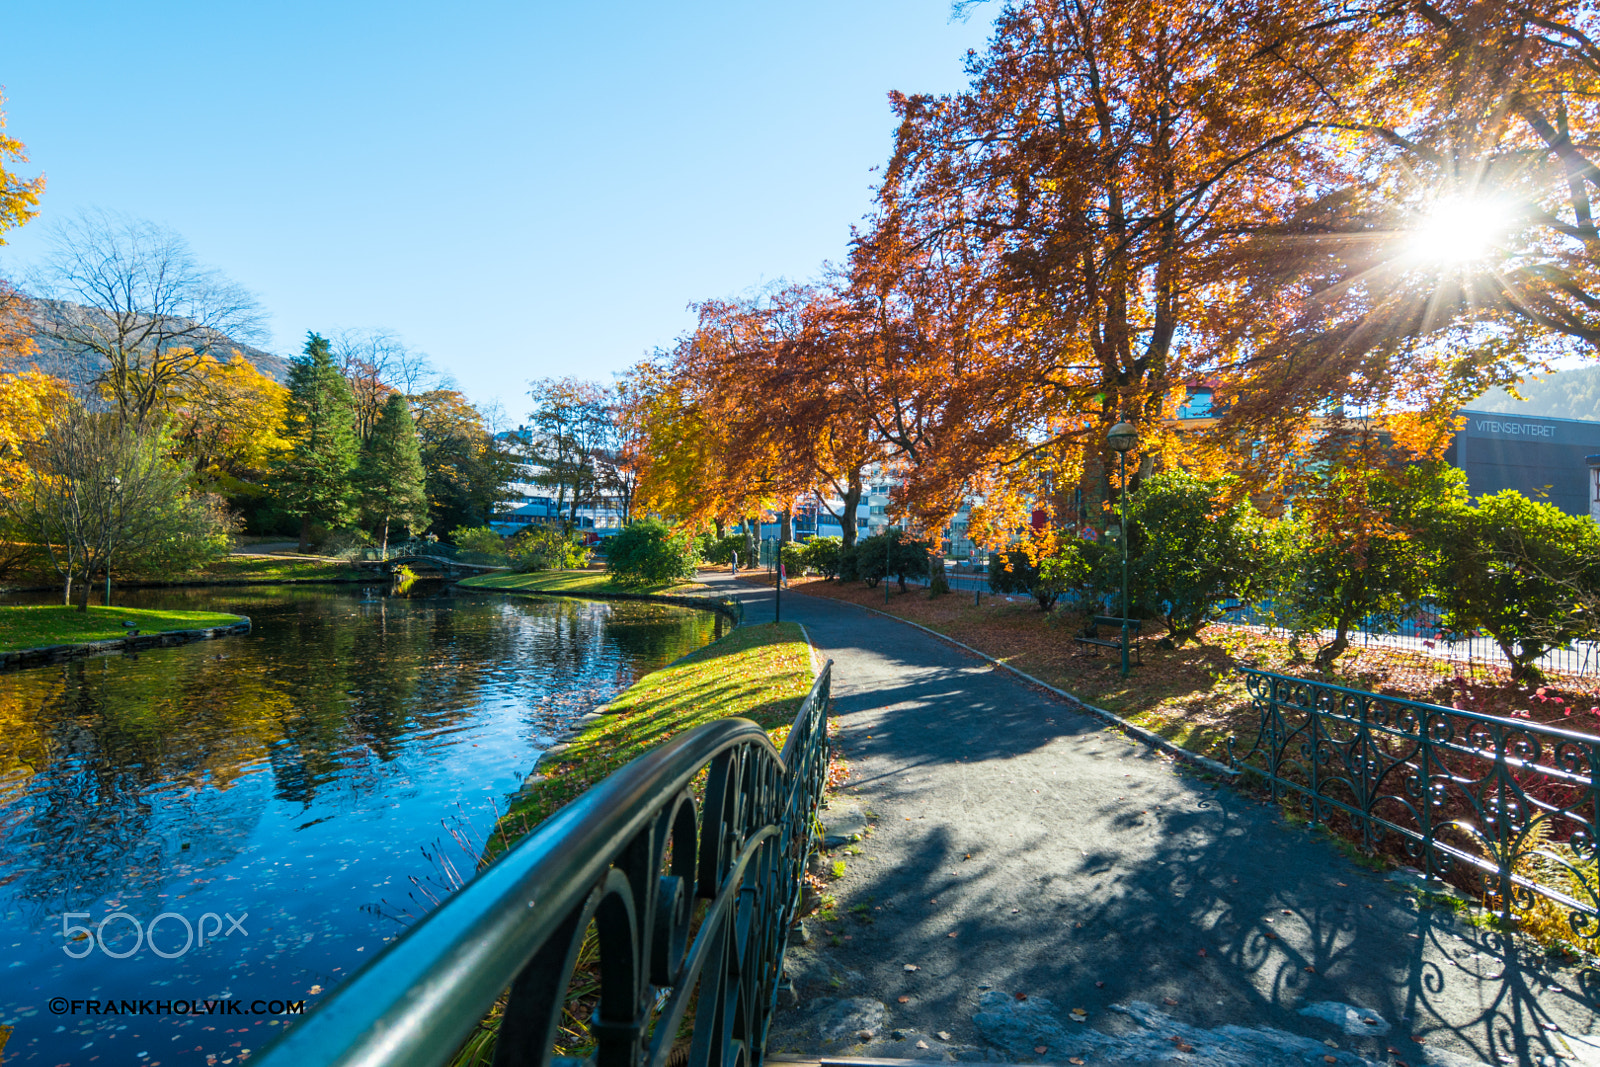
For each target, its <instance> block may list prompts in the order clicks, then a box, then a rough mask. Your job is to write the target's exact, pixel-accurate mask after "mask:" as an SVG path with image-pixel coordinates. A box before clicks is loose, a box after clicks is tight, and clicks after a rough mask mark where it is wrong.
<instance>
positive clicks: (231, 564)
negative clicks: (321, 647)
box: [182, 556, 360, 582]
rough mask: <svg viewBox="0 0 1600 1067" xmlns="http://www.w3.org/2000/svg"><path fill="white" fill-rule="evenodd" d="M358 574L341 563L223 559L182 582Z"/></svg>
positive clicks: (272, 559)
mask: <svg viewBox="0 0 1600 1067" xmlns="http://www.w3.org/2000/svg"><path fill="white" fill-rule="evenodd" d="M359 575H360V572H359V570H358V568H356V567H355V566H354V565H352V564H349V563H346V562H344V561H343V560H334V559H329V560H321V559H277V558H274V557H272V556H226V557H224V558H222V559H219V560H217V561H216V562H215V563H211V564H208V565H207V566H205V567H202V568H201V569H200V570H198V571H196V572H194V573H193V574H187V575H184V576H183V579H182V580H184V581H193V582H203V581H206V580H207V579H211V580H214V581H228V580H235V581H236V580H239V579H245V580H253V581H261V582H277V581H283V580H285V579H292V578H323V579H326V578H338V579H355V578H357V577H359Z"/></svg>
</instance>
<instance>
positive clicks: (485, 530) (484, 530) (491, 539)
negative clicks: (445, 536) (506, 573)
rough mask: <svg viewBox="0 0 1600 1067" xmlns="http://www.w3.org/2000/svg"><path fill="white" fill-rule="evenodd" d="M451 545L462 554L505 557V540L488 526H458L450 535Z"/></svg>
mask: <svg viewBox="0 0 1600 1067" xmlns="http://www.w3.org/2000/svg"><path fill="white" fill-rule="evenodd" d="M449 537H450V543H451V544H453V545H455V546H456V548H458V549H460V550H461V551H462V552H477V553H481V554H483V555H486V556H504V555H505V554H506V543H505V540H504V539H503V538H502V537H501V536H500V535H499V534H497V533H495V532H494V530H493V529H491V528H490V527H488V526H457V527H456V528H455V529H454V530H451V531H450V534H449Z"/></svg>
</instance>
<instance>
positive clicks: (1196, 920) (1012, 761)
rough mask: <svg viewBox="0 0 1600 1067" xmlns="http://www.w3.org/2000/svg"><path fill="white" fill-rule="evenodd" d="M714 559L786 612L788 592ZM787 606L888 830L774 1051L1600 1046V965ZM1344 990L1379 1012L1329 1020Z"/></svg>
mask: <svg viewBox="0 0 1600 1067" xmlns="http://www.w3.org/2000/svg"><path fill="white" fill-rule="evenodd" d="M709 581H710V583H711V584H713V585H715V586H716V587H717V588H718V589H719V591H720V592H726V593H730V594H732V595H735V596H737V597H739V599H741V600H743V601H744V603H745V612H746V615H745V617H746V621H747V622H761V621H764V620H765V619H766V618H768V617H769V615H768V613H769V612H770V611H771V610H772V607H773V594H772V591H771V590H770V589H760V588H755V587H752V586H748V585H744V584H743V583H735V582H732V581H731V580H730V579H729V578H728V576H727V575H712V576H709ZM908 595H924V594H922V593H920V592H914V593H911V594H908ZM782 612H783V618H784V619H785V620H786V621H798V622H800V623H803V624H804V625H805V627H806V629H807V631H808V633H809V634H810V636H811V639H812V642H813V643H814V645H815V646H816V648H817V650H818V652H819V654H820V655H822V656H826V657H828V658H831V659H832V660H833V661H834V682H833V696H834V719H833V724H832V729H833V731H834V733H835V736H836V738H837V740H838V744H839V745H840V747H841V748H842V751H843V754H844V756H845V757H846V758H847V759H848V760H849V761H850V763H851V765H852V775H851V779H850V784H849V786H848V787H847V788H846V789H845V790H844V791H843V792H842V793H841V795H840V796H838V797H836V798H834V799H833V800H832V801H831V805H830V811H829V815H830V818H831V819H837V818H838V817H839V816H840V815H841V814H844V813H845V812H847V811H848V810H849V809H850V808H851V807H859V808H860V809H861V810H862V811H863V812H864V813H865V814H867V815H868V817H869V822H870V829H869V831H868V833H867V834H866V836H865V837H864V839H863V840H862V841H861V842H860V844H859V845H858V846H855V848H858V849H859V851H860V854H854V853H853V852H851V851H850V850H848V849H836V850H835V851H834V852H833V853H832V855H830V856H829V857H828V859H829V861H830V862H831V861H833V860H842V861H844V863H845V865H846V868H845V873H844V875H843V877H842V878H840V879H839V880H838V881H836V882H835V883H834V884H833V887H832V891H833V893H834V894H835V895H836V897H837V908H836V914H837V920H836V921H833V922H820V921H817V920H816V919H815V918H813V919H811V920H808V921H807V923H806V926H807V933H808V934H809V940H808V941H806V942H804V943H802V942H800V941H799V939H798V938H796V939H795V941H794V942H793V944H792V947H791V951H790V954H789V957H788V972H789V975H790V977H791V979H792V980H793V988H792V990H789V991H786V993H785V995H784V996H783V997H782V1001H781V1007H780V1012H779V1015H778V1017H777V1019H776V1020H775V1022H774V1024H773V1028H772V1032H771V1036H770V1039H769V1043H768V1048H769V1051H772V1052H775V1053H787V1054H794V1055H801V1056H813V1055H817V1054H833V1055H839V1054H844V1055H857V1056H860V1055H868V1056H874V1055H875V1056H894V1057H908V1058H927V1059H952V1058H954V1059H967V1060H979V1059H986V1060H1010V1061H1017V1062H1027V1061H1030V1060H1035V1061H1040V1062H1067V1061H1068V1059H1069V1057H1070V1056H1072V1055H1073V1047H1074V1045H1073V1043H1074V1041H1076V1042H1077V1044H1078V1045H1081V1046H1082V1050H1081V1051H1087V1052H1090V1053H1094V1052H1096V1051H1098V1053H1099V1055H1098V1058H1087V1057H1085V1058H1087V1061H1088V1062H1090V1063H1105V1062H1109V1060H1108V1058H1107V1057H1108V1056H1109V1057H1110V1058H1111V1059H1115V1058H1116V1057H1115V1055H1114V1053H1113V1052H1110V1051H1108V1050H1109V1049H1114V1048H1115V1047H1118V1046H1116V1045H1115V1040H1113V1039H1119V1035H1122V1036H1123V1037H1125V1038H1126V1039H1127V1040H1128V1041H1130V1042H1132V1041H1134V1040H1135V1039H1136V1038H1142V1039H1146V1040H1145V1045H1142V1046H1139V1047H1141V1048H1143V1047H1149V1046H1150V1042H1151V1041H1156V1042H1157V1043H1158V1044H1159V1047H1161V1048H1165V1049H1167V1050H1169V1051H1170V1052H1173V1054H1174V1055H1177V1056H1178V1058H1179V1059H1183V1058H1190V1059H1192V1058H1194V1057H1195V1056H1202V1053H1204V1052H1205V1050H1204V1049H1202V1050H1201V1052H1199V1053H1193V1054H1192V1055H1185V1054H1183V1050H1184V1049H1191V1050H1192V1043H1193V1042H1194V1041H1197V1040H1199V1038H1197V1037H1195V1036H1194V1035H1197V1034H1198V1035H1210V1036H1212V1037H1215V1038H1216V1040H1217V1042H1218V1043H1219V1045H1227V1044H1229V1043H1230V1041H1231V1042H1232V1043H1233V1044H1234V1045H1236V1046H1237V1047H1238V1048H1243V1047H1244V1046H1245V1045H1246V1044H1248V1041H1247V1040H1246V1037H1247V1036H1248V1035H1245V1036H1239V1035H1240V1034H1242V1033H1243V1031H1236V1030H1232V1029H1230V1028H1244V1029H1245V1030H1250V1031H1251V1032H1252V1033H1253V1032H1254V1031H1255V1030H1257V1029H1260V1028H1271V1031H1272V1032H1273V1033H1278V1032H1281V1033H1283V1034H1285V1035H1295V1036H1296V1038H1298V1039H1304V1040H1306V1041H1309V1042H1314V1043H1315V1044H1316V1046H1317V1048H1316V1051H1317V1052H1318V1053H1321V1052H1326V1053H1327V1055H1328V1056H1330V1057H1332V1059H1331V1060H1330V1062H1351V1063H1354V1062H1359V1059H1357V1057H1361V1058H1365V1059H1368V1060H1371V1061H1376V1062H1380V1063H1387V1062H1407V1063H1410V1064H1416V1063H1423V1062H1438V1063H1460V1062H1481V1063H1488V1064H1495V1063H1551V1064H1554V1063H1557V1062H1561V1061H1562V1060H1566V1061H1567V1062H1582V1063H1595V1064H1600V1036H1594V1037H1588V1036H1587V1035H1591V1033H1592V1032H1594V1031H1596V1030H1600V1021H1597V1019H1596V1015H1595V1007H1596V1004H1597V1003H1600V974H1597V973H1596V972H1594V971H1592V970H1589V969H1587V968H1583V967H1574V966H1571V965H1567V966H1558V965H1557V964H1555V963H1554V962H1552V961H1550V960H1548V959H1546V958H1545V956H1544V955H1543V953H1540V952H1535V951H1532V950H1530V949H1529V948H1528V947H1527V946H1526V945H1524V946H1522V947H1520V948H1519V947H1518V946H1517V944H1516V943H1514V942H1511V941H1509V940H1508V939H1507V938H1505V937H1503V936H1502V935H1500V934H1498V933H1495V932H1493V931H1489V930H1483V929H1480V928H1478V927H1476V926H1474V925H1472V924H1470V923H1469V922H1467V921H1466V920H1465V919H1464V918H1461V917H1458V916H1457V915H1456V914H1455V913H1454V912H1452V911H1451V910H1450V909H1448V908H1443V907H1434V906H1432V905H1430V904H1429V903H1428V902H1426V901H1423V900H1419V898H1418V896H1417V895H1416V894H1415V893H1414V892H1412V891H1409V890H1407V889H1405V888H1404V887H1402V886H1399V885H1397V884H1395V883H1394V882H1392V881H1390V880H1388V879H1387V877H1386V875H1385V873H1384V872H1381V871H1374V870H1371V869H1368V868H1366V867H1363V866H1359V865H1357V864H1356V863H1355V862H1353V861H1352V860H1351V859H1349V858H1347V857H1346V856H1345V855H1344V854H1342V853H1341V852H1340V851H1339V850H1338V849H1336V848H1335V847H1334V846H1333V845H1332V844H1331V843H1330V842H1329V841H1328V840H1327V839H1326V838H1324V837H1323V836H1321V835H1319V834H1317V833H1315V832H1313V831H1310V830H1307V829H1305V828H1304V827H1300V826H1296V825H1291V824H1289V823H1288V822H1286V821H1285V819H1284V818H1283V817H1282V815H1281V814H1280V812H1279V811H1278V809H1277V808H1276V807H1275V806H1274V805H1271V804H1268V803H1264V802H1263V801H1262V800H1261V799H1260V798H1259V797H1257V796H1254V795H1252V794H1250V793H1248V792H1244V791H1240V790H1238V789H1236V788H1235V787H1234V786H1232V785H1230V784H1226V783H1222V782H1219V781H1217V780H1216V779H1212V778H1208V777H1206V776H1204V775H1202V774H1200V773H1198V772H1196V771H1193V770H1191V769H1188V768H1186V767H1184V766H1182V765H1179V764H1175V763H1174V762H1172V761H1171V760H1170V759H1168V758H1166V757H1164V756H1161V755H1159V754H1156V753H1153V752H1151V751H1150V750H1149V749H1147V748H1145V747H1143V746H1141V745H1138V744H1136V743H1134V742H1132V741H1130V740H1129V739H1127V738H1126V737H1125V736H1124V735H1122V734H1121V733H1119V732H1117V731H1115V730H1112V729H1107V728H1106V727H1105V726H1104V725H1103V724H1102V723H1101V722H1100V721H1099V720H1096V719H1093V718H1091V717H1089V716H1088V715H1086V714H1081V713H1077V712H1075V711H1074V710H1073V707H1072V705H1071V704H1070V703H1068V702H1066V701H1063V700H1061V699H1060V698H1057V697H1054V696H1051V695H1049V694H1046V693H1044V692H1042V691H1039V690H1037V689H1035V688H1033V687H1031V686H1029V685H1027V684H1026V683H1024V682H1022V681H1021V680H1019V679H1016V678H1015V677H1014V676H1012V675H1010V674H1009V673H1008V672H1004V671H998V670H996V669H995V668H994V667H992V666H991V665H989V664H988V663H986V662H985V661H982V660H980V659H977V658H976V657H973V656H971V655H970V654H968V653H965V652H962V651H961V650H959V649H957V648H955V647H954V646H952V645H950V644H949V643H948V642H945V641H941V640H939V639H938V638H936V637H933V636H931V635H929V634H926V633H924V632H922V631H920V630H918V629H915V628H914V627H911V626H907V625H904V624H901V623H898V622H895V621H892V620H890V619H888V618H886V617H884V616H882V615H877V614H874V613H871V612H868V611H865V610H863V609H861V608H859V607H857V606H855V605H852V604H846V603H842V602H838V601H832V600H826V599H822V598H816V597H807V596H804V595H802V594H797V593H785V594H784V596H783V603H782ZM902 998H904V999H903V1000H902ZM874 1003H877V1004H882V1005H883V1006H884V1008H883V1011H882V1018H881V1019H879V1018H878V1014H877V1009H875V1008H872V1005H873V1004H874ZM1330 1004H1331V1005H1348V1006H1350V1007H1351V1008H1352V1009H1353V1010H1354V1013H1355V1014H1350V1015H1347V1016H1346V1017H1345V1018H1344V1020H1343V1025H1342V1026H1341V1025H1337V1024H1336V1023H1337V1021H1338V1020H1337V1018H1335V1021H1334V1022H1329V1021H1324V1020H1323V1019H1322V1018H1317V1017H1311V1016H1308V1015H1306V1014H1304V1012H1306V1011H1307V1010H1311V1011H1321V1012H1322V1013H1323V1014H1324V1015H1327V1014H1328V1009H1327V1008H1326V1005H1330ZM1022 1005H1028V1007H1027V1008H1026V1009H1024V1008H1023V1007H1022ZM1041 1005H1042V1007H1040V1006H1041ZM1318 1005H1323V1006H1324V1007H1322V1008H1318V1007H1317V1006H1318ZM1130 1006H1131V1007H1130ZM1036 1008H1037V1010H1038V1015H1037V1018H1035V1017H1033V1016H1029V1017H1028V1019H1027V1020H1023V1021H1022V1022H1018V1018H1020V1017H1014V1016H1016V1012H1018V1011H1023V1010H1027V1011H1034V1010H1035V1009H1036ZM1073 1009H1081V1015H1077V1016H1075V1015H1074V1014H1073ZM1008 1012H1009V1013H1010V1014H1007V1013H1008ZM1141 1012H1143V1014H1141ZM1335 1015H1336V1013H1335ZM1370 1019H1377V1020H1379V1021H1378V1022H1371V1021H1370ZM841 1020H842V1021H841ZM1024 1023H1025V1024H1026V1025H1024ZM1074 1023H1076V1024H1077V1025H1076V1026H1074V1025H1073V1024H1074ZM858 1024H859V1025H858ZM1029 1026H1032V1027H1033V1030H1034V1031H1035V1032H1036V1038H1029V1037H1027V1036H1019V1035H1025V1032H1027V1031H1028V1027H1029ZM1166 1030H1171V1031H1172V1032H1171V1033H1170V1034H1168V1033H1166ZM1062 1031H1065V1036H1063V1033H1062ZM1351 1031H1354V1032H1351ZM1079 1035H1081V1038H1080V1037H1079ZM1184 1035H1188V1037H1187V1038H1185V1036H1184ZM1230 1035H1233V1036H1232V1037H1230ZM1586 1038H1587V1040H1586ZM1034 1039H1037V1040H1039V1041H1040V1042H1042V1043H1041V1044H1039V1045H1035V1046H1031V1047H1030V1046H1029V1044H1028V1042H1029V1041H1030V1040H1034ZM1418 1039H1420V1040H1418ZM1186 1040H1187V1041H1188V1042H1190V1043H1189V1044H1186V1043H1185V1042H1186ZM1108 1041H1109V1042H1111V1044H1106V1042H1108ZM1097 1042H1098V1044H1097ZM1162 1042H1164V1043H1165V1044H1160V1043H1162ZM919 1045H920V1046H924V1047H919ZM1133 1047H1134V1046H1133V1045H1132V1044H1130V1045H1128V1048H1130V1049H1131V1048H1133ZM1252 1047H1253V1046H1252ZM1039 1049H1042V1050H1043V1051H1042V1052H1040V1051H1036V1050H1039ZM1173 1050H1176V1051H1173ZM1290 1051H1294V1050H1290ZM1162 1058H1167V1057H1166V1055H1163V1056H1162ZM1203 1058H1204V1057H1203V1056H1202V1059H1203ZM1322 1058H1323V1057H1321V1056H1315V1057H1311V1058H1310V1059H1307V1058H1306V1054H1305V1049H1303V1048H1302V1049H1299V1050H1298V1051H1297V1052H1294V1055H1288V1054H1287V1053H1286V1058H1285V1059H1283V1060H1282V1061H1281V1062H1316V1061H1317V1060H1319V1059H1322ZM1136 1060H1137V1061H1140V1062H1146V1060H1144V1059H1143V1058H1142V1056H1132V1057H1131V1058H1130V1059H1127V1060H1125V1062H1133V1061H1136ZM1204 1062H1213V1061H1212V1060H1205V1061H1204ZM1215 1062H1219V1063H1220V1062H1239V1063H1258V1062H1259V1063H1266V1062H1280V1061H1279V1060H1276V1059H1272V1058H1271V1057H1265V1058H1263V1057H1256V1058H1252V1057H1251V1056H1248V1055H1246V1056H1243V1058H1240V1056H1238V1055H1235V1057H1234V1058H1233V1059H1226V1058H1224V1059H1218V1060H1216V1061H1215Z"/></svg>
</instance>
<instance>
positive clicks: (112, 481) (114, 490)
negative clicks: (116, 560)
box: [83, 474, 122, 608]
mask: <svg viewBox="0 0 1600 1067" xmlns="http://www.w3.org/2000/svg"><path fill="white" fill-rule="evenodd" d="M106 488H107V489H109V490H110V491H111V507H110V509H109V510H108V514H107V516H106V518H107V522H106V525H107V526H108V527H109V526H110V525H111V520H112V519H113V518H114V517H115V516H116V510H117V497H118V496H119V495H120V494H121V493H122V479H121V478H119V477H117V476H116V475H115V474H113V475H112V476H111V477H110V478H109V479H108V480H107V481H106ZM110 540H111V533H110V530H109V529H108V530H107V531H106V542H107V544H106V601H105V606H106V607H108V608H109V607H110V606H111V551H110V547H111V546H110ZM83 598H84V602H85V603H87V602H88V599H89V594H88V592H87V591H85V592H84V594H83Z"/></svg>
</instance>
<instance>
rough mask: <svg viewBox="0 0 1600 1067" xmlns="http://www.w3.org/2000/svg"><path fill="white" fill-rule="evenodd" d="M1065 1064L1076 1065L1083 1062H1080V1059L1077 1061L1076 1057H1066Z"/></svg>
mask: <svg viewBox="0 0 1600 1067" xmlns="http://www.w3.org/2000/svg"><path fill="white" fill-rule="evenodd" d="M1067 1062H1068V1063H1077V1064H1082V1063H1083V1061H1082V1060H1080V1059H1079V1058H1078V1057H1076V1056H1068V1057H1067Z"/></svg>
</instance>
